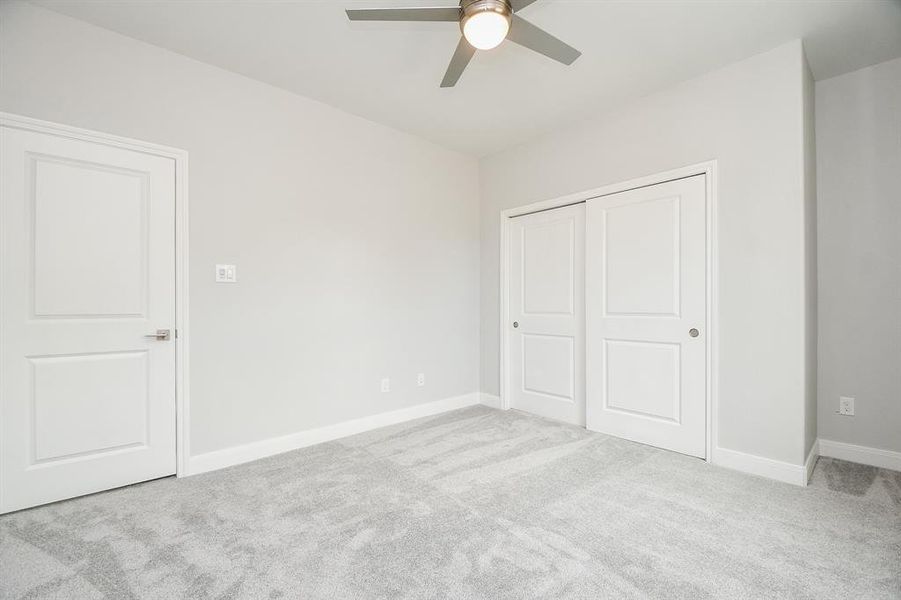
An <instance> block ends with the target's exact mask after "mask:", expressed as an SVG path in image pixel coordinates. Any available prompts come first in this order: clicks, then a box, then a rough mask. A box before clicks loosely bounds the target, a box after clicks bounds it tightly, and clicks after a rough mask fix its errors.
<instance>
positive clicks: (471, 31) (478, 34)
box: [463, 10, 510, 50]
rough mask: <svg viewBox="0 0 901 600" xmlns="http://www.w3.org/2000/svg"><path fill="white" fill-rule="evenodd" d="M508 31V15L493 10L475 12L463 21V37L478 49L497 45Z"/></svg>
mask: <svg viewBox="0 0 901 600" xmlns="http://www.w3.org/2000/svg"><path fill="white" fill-rule="evenodd" d="M509 31H510V16H509V15H505V14H501V13H499V12H495V11H493V10H486V11H482V12H477V13H475V14H473V15H469V16H468V17H466V18H465V20H464V21H463V37H465V38H466V41H467V42H469V43H470V44H471V45H472V46H473V47H474V48H478V49H479V50H491V49H492V48H495V47H497V46H498V45H499V44H500V43H501V42H503V41H504V38H506V37H507V33H508V32H509Z"/></svg>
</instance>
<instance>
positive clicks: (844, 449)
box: [819, 439, 901, 471]
mask: <svg viewBox="0 0 901 600" xmlns="http://www.w3.org/2000/svg"><path fill="white" fill-rule="evenodd" d="M819 444H820V456H827V457H829V458H838V459H841V460H847V461H850V462H856V463H860V464H862V465H870V466H872V467H880V468H882V469H892V470H894V471H901V452H895V451H893V450H881V449H879V448H870V447H868V446H857V445H855V444H846V443H844V442H833V441H832V440H822V439H821V440H819Z"/></svg>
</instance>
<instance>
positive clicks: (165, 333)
mask: <svg viewBox="0 0 901 600" xmlns="http://www.w3.org/2000/svg"><path fill="white" fill-rule="evenodd" d="M144 337H145V338H153V339H155V340H160V341H162V342H165V341H167V340H168V339H169V330H168V329H157V330H156V333H149V334H147V335H145V336H144Z"/></svg>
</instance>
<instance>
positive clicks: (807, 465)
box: [804, 440, 820, 485]
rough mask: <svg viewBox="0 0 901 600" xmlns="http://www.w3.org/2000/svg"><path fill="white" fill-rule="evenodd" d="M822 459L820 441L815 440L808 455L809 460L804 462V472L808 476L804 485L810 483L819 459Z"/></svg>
mask: <svg viewBox="0 0 901 600" xmlns="http://www.w3.org/2000/svg"><path fill="white" fill-rule="evenodd" d="M818 458H820V440H814V441H813V446H811V448H810V452H808V453H807V460H805V461H804V472H805V474H806V475H807V476H806V477H805V479H804V485H807V484H808V483H810V478H811V477H813V470H814V469H815V468H816V466H817V459H818Z"/></svg>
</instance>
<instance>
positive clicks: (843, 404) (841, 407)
mask: <svg viewBox="0 0 901 600" xmlns="http://www.w3.org/2000/svg"><path fill="white" fill-rule="evenodd" d="M838 414H840V415H845V416H848V417H853V416H854V398H851V397H849V396H839V398H838Z"/></svg>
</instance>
